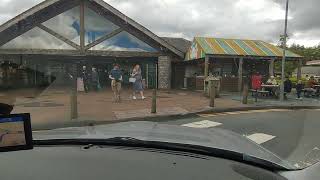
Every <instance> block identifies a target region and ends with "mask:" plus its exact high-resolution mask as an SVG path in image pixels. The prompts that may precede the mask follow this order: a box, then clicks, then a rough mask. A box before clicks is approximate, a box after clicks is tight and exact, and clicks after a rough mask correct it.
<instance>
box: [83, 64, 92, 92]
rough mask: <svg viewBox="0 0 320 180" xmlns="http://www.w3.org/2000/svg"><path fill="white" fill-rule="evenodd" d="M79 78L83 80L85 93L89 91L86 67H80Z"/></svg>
mask: <svg viewBox="0 0 320 180" xmlns="http://www.w3.org/2000/svg"><path fill="white" fill-rule="evenodd" d="M81 78H82V80H83V86H84V91H85V92H86V93H87V92H88V91H89V83H90V81H89V74H88V72H87V67H86V66H83V67H82V72H81Z"/></svg>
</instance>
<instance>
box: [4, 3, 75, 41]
mask: <svg viewBox="0 0 320 180" xmlns="http://www.w3.org/2000/svg"><path fill="white" fill-rule="evenodd" d="M77 5H79V0H51V1H44V2H43V3H40V4H39V5H37V6H35V7H33V8H32V9H30V10H28V11H27V12H25V13H23V14H21V15H19V16H18V17H16V18H14V19H12V20H10V21H9V22H7V23H5V24H4V25H2V26H1V27H0V46H2V45H4V44H6V43H7V42H9V41H11V40H12V39H14V38H16V37H18V36H20V35H21V34H23V33H25V32H27V31H29V30H31V29H32V28H34V27H36V26H38V25H39V24H41V23H43V22H45V21H47V20H49V19H51V18H53V17H54V16H57V15H59V14H61V13H63V12H65V11H67V10H69V9H71V8H73V7H75V6H77Z"/></svg>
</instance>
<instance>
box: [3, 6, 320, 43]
mask: <svg viewBox="0 0 320 180" xmlns="http://www.w3.org/2000/svg"><path fill="white" fill-rule="evenodd" d="M0 1H1V3H0V23H4V22H5V21H7V20H9V19H10V18H13V17H14V16H16V15H18V14H19V13H21V12H23V11H25V10H27V9H28V8H30V7H32V6H34V5H36V4H38V3H39V2H41V1H42V0H0ZM105 1H106V2H108V3H109V4H111V5H112V6H114V7H115V8H117V9H119V10H120V11H121V12H123V13H125V14H126V15H128V16H129V17H131V18H132V19H134V20H136V21H137V22H139V23H141V24H142V25H144V26H145V27H147V28H149V29H150V30H151V31H153V32H155V33H156V34H157V35H159V36H173V37H184V38H187V39H190V40H191V39H192V38H193V37H194V36H213V37H224V38H246V39H261V40H265V41H268V42H271V43H278V39H279V37H280V34H282V33H283V26H284V23H283V19H284V5H285V0H148V1H146V0H105ZM318 7H320V1H319V0H290V14H289V18H290V20H289V36H290V41H289V43H290V44H292V43H298V44H303V45H305V46H314V45H317V44H319V43H320V18H318V16H319V15H320V12H319V11H318Z"/></svg>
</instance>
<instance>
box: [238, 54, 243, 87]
mask: <svg viewBox="0 0 320 180" xmlns="http://www.w3.org/2000/svg"><path fill="white" fill-rule="evenodd" d="M242 74H243V58H240V59H239V69H238V78H239V81H238V91H239V92H241V88H242V83H243V75H242Z"/></svg>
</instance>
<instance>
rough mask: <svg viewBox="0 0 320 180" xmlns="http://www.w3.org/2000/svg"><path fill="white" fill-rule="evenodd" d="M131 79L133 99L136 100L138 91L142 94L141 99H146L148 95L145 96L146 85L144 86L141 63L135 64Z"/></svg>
mask: <svg viewBox="0 0 320 180" xmlns="http://www.w3.org/2000/svg"><path fill="white" fill-rule="evenodd" d="M130 81H131V82H132V83H133V96H132V99H134V100H136V99H137V97H136V93H137V92H139V93H140V95H141V99H146V97H144V93H143V91H144V87H143V81H142V74H141V68H140V65H138V64H137V65H135V66H134V68H133V70H132V74H131V78H130Z"/></svg>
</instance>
